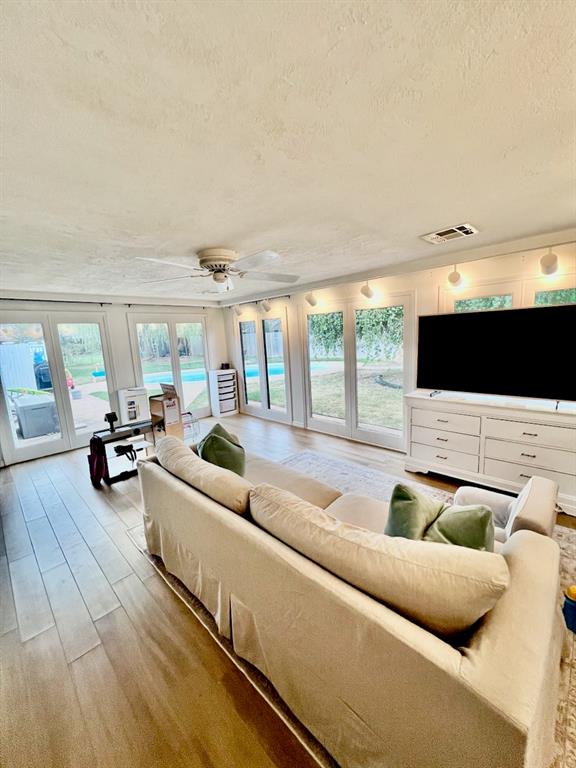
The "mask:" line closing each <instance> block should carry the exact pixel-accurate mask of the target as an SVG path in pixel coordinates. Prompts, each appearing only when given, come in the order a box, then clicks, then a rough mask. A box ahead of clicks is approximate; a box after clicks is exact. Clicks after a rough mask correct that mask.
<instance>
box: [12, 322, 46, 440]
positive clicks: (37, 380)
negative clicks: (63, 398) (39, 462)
mask: <svg viewBox="0 0 576 768" xmlns="http://www.w3.org/2000/svg"><path fill="white" fill-rule="evenodd" d="M0 376H1V378H2V387H3V390H4V397H5V398H6V407H7V411H8V420H9V423H10V429H11V432H12V438H13V442H14V447H15V449H16V450H18V449H20V448H23V447H25V446H26V447H28V446H32V445H35V444H39V443H46V442H49V441H55V440H59V439H60V438H61V428H60V417H59V414H58V408H57V405H56V400H55V397H54V386H55V385H54V384H53V381H54V379H53V367H52V366H51V365H50V362H49V360H48V354H47V351H46V344H45V340H44V329H43V327H42V324H41V323H1V324H0Z"/></svg>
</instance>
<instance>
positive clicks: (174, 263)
mask: <svg viewBox="0 0 576 768" xmlns="http://www.w3.org/2000/svg"><path fill="white" fill-rule="evenodd" d="M136 260H137V261H153V262H154V263H155V264H168V265H169V266H171V267H180V268H181V269H187V270H188V271H190V270H192V271H193V272H200V271H202V272H203V271H204V270H203V269H201V268H200V267H193V266H192V265H191V264H179V263H178V262H177V261H166V260H165V259H153V258H151V257H148V256H136Z"/></svg>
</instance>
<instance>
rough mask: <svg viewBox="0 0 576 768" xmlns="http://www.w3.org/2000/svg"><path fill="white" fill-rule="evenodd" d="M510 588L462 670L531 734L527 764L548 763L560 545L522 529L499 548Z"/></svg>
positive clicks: (559, 633) (559, 634)
mask: <svg viewBox="0 0 576 768" xmlns="http://www.w3.org/2000/svg"><path fill="white" fill-rule="evenodd" d="M502 555H503V556H504V557H505V559H506V562H507V564H508V568H509V570H510V585H509V587H508V589H507V590H506V592H505V593H504V595H503V596H502V597H501V598H500V600H499V601H498V602H497V603H496V605H495V607H494V608H493V609H492V610H491V611H490V612H489V613H487V614H486V616H485V617H484V619H483V620H482V621H481V624H480V626H479V628H478V630H477V631H476V632H475V633H474V635H473V637H472V638H471V640H470V643H469V644H468V646H467V647H465V648H462V649H461V650H462V653H463V659H462V664H461V668H460V671H461V675H462V677H463V678H464V679H465V680H466V681H467V683H468V684H469V685H471V686H472V687H473V688H474V689H475V690H476V691H477V692H478V693H479V694H481V695H482V696H484V697H485V698H486V700H488V701H490V702H491V703H492V705H493V706H496V707H497V708H498V709H499V710H501V711H502V712H504V713H505V714H506V715H507V717H508V718H509V719H510V720H512V721H513V722H516V723H518V724H519V726H520V727H521V728H522V729H523V730H524V731H525V732H526V733H527V734H528V741H529V745H530V746H529V748H528V753H529V754H530V753H532V754H531V757H530V759H527V760H526V762H525V765H527V766H540V765H542V766H543V765H548V764H549V762H550V759H551V751H552V747H553V740H554V720H555V714H556V703H557V695H558V685H559V671H560V654H561V648H562V641H563V637H564V624H563V621H562V616H561V613H560V607H559V603H558V592H559V587H560V576H559V566H560V550H559V547H558V544H557V543H556V542H555V541H553V540H552V539H550V538H548V537H546V536H541V535H539V534H536V533H533V532H532V531H518V532H517V533H514V534H513V535H512V536H511V537H510V538H509V539H508V541H507V542H506V543H505V544H504V546H503V547H502Z"/></svg>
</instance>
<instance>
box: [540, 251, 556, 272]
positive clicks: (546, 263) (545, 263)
mask: <svg viewBox="0 0 576 768" xmlns="http://www.w3.org/2000/svg"><path fill="white" fill-rule="evenodd" d="M557 269H558V256H557V255H556V254H555V253H554V251H553V250H552V248H548V253H547V254H545V255H544V256H542V258H541V259H540V272H542V274H543V275H553V274H554V272H556V270H557Z"/></svg>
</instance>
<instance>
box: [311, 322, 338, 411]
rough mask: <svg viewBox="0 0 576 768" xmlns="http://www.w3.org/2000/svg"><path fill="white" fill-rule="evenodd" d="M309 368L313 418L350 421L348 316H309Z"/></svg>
mask: <svg viewBox="0 0 576 768" xmlns="http://www.w3.org/2000/svg"><path fill="white" fill-rule="evenodd" d="M308 366H309V374H310V399H311V415H312V416H328V417H329V418H332V419H341V420H344V419H345V418H346V402H345V395H344V392H345V383H344V314H343V313H342V312H326V313H318V314H313V315H308Z"/></svg>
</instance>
